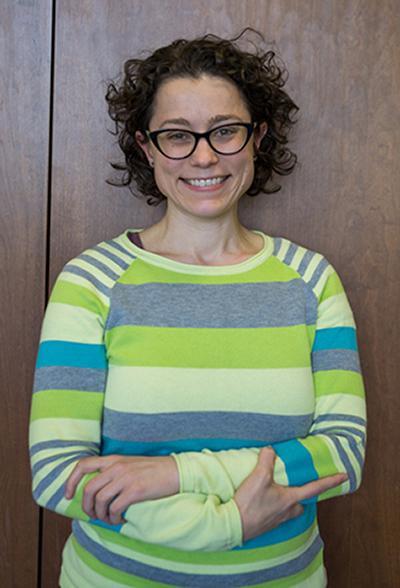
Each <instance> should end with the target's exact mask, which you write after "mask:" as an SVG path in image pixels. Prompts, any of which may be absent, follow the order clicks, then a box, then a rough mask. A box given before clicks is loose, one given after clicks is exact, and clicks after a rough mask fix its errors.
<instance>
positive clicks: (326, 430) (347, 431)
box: [313, 425, 366, 445]
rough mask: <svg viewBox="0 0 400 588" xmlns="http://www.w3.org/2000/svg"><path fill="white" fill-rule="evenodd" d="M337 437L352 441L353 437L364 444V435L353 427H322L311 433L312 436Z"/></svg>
mask: <svg viewBox="0 0 400 588" xmlns="http://www.w3.org/2000/svg"><path fill="white" fill-rule="evenodd" d="M320 433H321V434H322V435H325V434H327V435H331V434H334V435H339V436H340V437H346V438H348V439H354V436H357V437H359V438H360V439H361V442H362V444H363V445H365V444H366V435H365V433H364V432H363V431H359V430H358V429H355V428H354V427H339V426H338V425H336V426H332V427H323V428H322V429H320V428H319V427H318V428H317V429H316V430H315V432H314V433H313V434H314V435H319V434H320Z"/></svg>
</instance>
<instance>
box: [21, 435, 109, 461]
mask: <svg viewBox="0 0 400 588" xmlns="http://www.w3.org/2000/svg"><path fill="white" fill-rule="evenodd" d="M73 446H75V447H85V448H87V449H88V451H89V450H90V449H94V450H95V451H97V452H98V450H99V447H100V443H94V442H93V441H82V440H79V439H71V440H70V441H59V440H56V439H54V440H53V439H52V440H51V441H40V443H35V445H32V447H31V448H30V450H29V455H30V456H31V457H32V456H33V455H36V453H38V452H39V451H43V450H45V449H58V448H61V447H73ZM88 455H89V453H88Z"/></svg>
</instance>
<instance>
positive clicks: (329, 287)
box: [319, 272, 344, 303]
mask: <svg viewBox="0 0 400 588" xmlns="http://www.w3.org/2000/svg"><path fill="white" fill-rule="evenodd" d="M343 292H344V290H343V285H342V282H341V281H340V278H339V276H338V275H337V273H336V272H334V273H333V274H331V275H330V276H329V278H328V279H327V281H326V284H325V287H324V289H323V292H322V295H321V298H320V300H319V302H320V303H321V302H324V300H326V299H327V298H330V297H331V296H336V295H337V294H343Z"/></svg>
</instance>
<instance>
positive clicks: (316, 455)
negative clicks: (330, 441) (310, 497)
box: [299, 435, 338, 478]
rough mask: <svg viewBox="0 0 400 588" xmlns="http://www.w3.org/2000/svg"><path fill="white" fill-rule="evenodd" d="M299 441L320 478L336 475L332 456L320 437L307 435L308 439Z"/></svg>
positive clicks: (336, 470) (336, 471)
mask: <svg viewBox="0 0 400 588" xmlns="http://www.w3.org/2000/svg"><path fill="white" fill-rule="evenodd" d="M299 441H300V443H301V444H302V445H303V446H304V447H305V448H306V449H307V451H308V452H309V453H310V455H311V457H312V458H313V463H314V467H315V469H316V470H317V473H318V476H319V477H320V478H324V477H325V476H332V474H337V473H338V469H337V466H336V465H335V462H334V461H333V458H332V454H331V452H330V451H329V448H328V447H327V445H326V443H325V441H324V440H323V439H322V438H321V437H318V436H313V435H308V437H306V438H305V439H299Z"/></svg>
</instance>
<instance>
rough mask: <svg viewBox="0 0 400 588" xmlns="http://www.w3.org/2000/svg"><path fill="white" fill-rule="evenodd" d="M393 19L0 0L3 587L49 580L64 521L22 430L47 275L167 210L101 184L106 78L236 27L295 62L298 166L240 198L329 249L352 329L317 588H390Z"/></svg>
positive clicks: (108, 146)
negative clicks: (41, 492) (346, 458)
mask: <svg viewBox="0 0 400 588" xmlns="http://www.w3.org/2000/svg"><path fill="white" fill-rule="evenodd" d="M399 19H400V5H399V3H398V1H397V0H347V1H346V2H344V1H343V2H341V1H337V0H301V1H300V0H247V1H246V2H243V0H213V1H211V0H146V1H145V2H144V1H143V0H119V1H118V2H117V1H113V0H57V1H53V2H51V1H50V0H19V1H13V0H8V1H7V0H2V1H1V2H0V125H1V130H0V177H1V183H0V196H1V205H0V243H1V259H0V270H1V280H0V294H1V309H2V312H1V315H0V332H1V335H2V344H1V354H0V367H1V376H0V394H1V410H0V423H1V431H2V442H1V444H0V456H1V468H0V492H1V494H0V495H1V529H2V532H1V534H0V580H1V586H2V588H9V587H10V588H11V587H13V588H14V587H16V588H39V587H40V588H54V587H55V586H57V585H58V583H57V578H58V573H59V567H60V553H61V550H62V546H63V543H64V541H65V538H66V535H67V533H68V529H69V524H70V523H69V521H68V520H66V519H63V518H61V517H59V516H56V515H54V514H52V513H49V512H39V508H38V507H36V506H35V504H34V503H33V501H32V499H31V493H30V472H29V467H28V454H27V423H28V415H29V405H30V394H31V386H32V374H33V367H34V361H35V356H36V349H37V344H38V337H39V331H40V324H41V319H42V315H43V310H44V306H45V303H46V300H47V296H48V293H49V290H50V288H51V285H52V283H53V281H54V279H55V277H56V275H57V274H58V272H59V271H60V269H61V266H62V265H63V264H64V263H65V262H66V260H68V259H69V258H71V257H73V256H75V255H77V254H78V253H80V252H81V251H82V249H84V248H85V247H87V246H90V245H93V244H95V243H96V242H98V241H101V240H102V239H105V238H109V237H112V236H115V235H117V234H119V233H120V232H121V231H122V230H123V229H125V228H127V227H128V226H130V227H144V226H147V225H149V224H151V223H152V222H154V221H155V220H156V219H158V218H159V216H160V215H161V214H162V209H161V208H158V209H152V208H149V207H147V205H146V204H145V203H142V202H141V201H139V200H136V199H134V198H133V197H132V196H131V194H130V193H129V191H128V190H127V189H123V188H122V189H118V188H112V187H110V186H109V185H107V184H106V183H105V179H106V178H107V177H112V173H113V172H112V170H111V168H110V167H109V165H108V161H110V159H111V160H113V159H114V160H115V159H116V158H117V159H118V158H119V153H118V150H117V147H116V145H115V139H114V137H112V135H110V134H109V133H108V132H107V127H108V128H111V122H110V121H109V119H108V115H107V113H106V104H105V101H104V91H105V80H107V79H108V78H112V77H115V76H116V75H117V74H118V73H119V71H120V69H121V65H122V63H123V61H124V60H125V59H127V58H128V57H130V56H133V55H137V54H138V52H139V51H140V50H142V49H148V50H152V49H154V48H156V47H157V46H160V45H162V44H166V43H169V42H170V41H172V40H173V39H175V38H177V37H179V36H184V37H185V36H186V37H192V36H195V35H199V34H204V33H206V32H213V33H216V34H219V35H222V36H232V35H233V34H234V33H237V32H239V31H240V30H241V29H242V28H243V27H244V26H247V25H250V26H254V27H255V28H258V29H259V30H261V31H262V32H263V33H264V35H265V37H266V39H267V40H268V41H269V42H271V43H272V44H273V45H272V46H273V47H275V48H276V49H277V50H278V52H279V53H280V55H281V56H282V57H283V59H284V61H285V63H286V65H287V67H288V70H289V72H290V77H289V81H288V85H287V88H288V91H289V92H290V93H291V95H292V97H293V98H294V100H295V101H296V102H297V103H298V105H299V106H300V121H299V123H298V125H297V127H296V131H295V134H294V137H293V139H294V144H295V145H294V147H295V149H296V150H297V153H298V155H299V160H300V164H299V166H298V168H297V170H296V172H295V173H294V174H293V175H292V176H290V177H288V178H283V181H282V183H283V189H282V191H281V192H279V193H278V194H275V195H271V196H265V197H264V196H259V197H258V198H256V199H249V198H247V197H246V199H245V200H243V202H242V207H241V214H242V218H243V220H244V222H245V224H247V225H248V226H249V227H252V228H261V229H263V230H264V231H266V232H267V233H271V234H273V235H282V236H286V237H288V238H290V239H292V240H294V241H297V242H298V243H301V244H303V245H305V246H307V247H309V248H311V249H316V250H317V251H320V252H321V253H323V254H325V255H326V256H327V257H328V259H329V260H330V261H331V262H332V263H333V265H334V266H335V267H336V269H337V270H338V272H339V274H340V275H341V277H342V280H343V282H344V285H345V288H346V290H347V292H348V295H349V298H350V301H351V304H352V306H353V309H354V311H355V315H356V319H357V324H358V328H359V341H360V350H361V359H362V366H363V370H364V374H365V380H366V386H367V393H368V408H369V411H368V412H369V446H368V453H367V465H366V469H365V477H364V483H363V486H362V488H361V489H360V491H359V492H358V493H357V494H355V495H353V496H349V497H345V498H341V499H338V500H332V501H328V502H326V503H324V504H323V505H322V506H321V516H320V520H321V527H322V532H323V536H324V538H325V542H326V562H327V567H328V572H329V579H330V581H329V586H330V587H332V588H365V587H368V588H395V587H397V586H398V585H399V578H400V561H399V550H400V516H399V512H400V472H399V467H400V466H399V464H400V460H399V457H398V453H399V448H400V427H399V426H398V422H399V419H400V395H399V393H398V382H399V381H400V370H399V359H398V349H399V345H398V342H399V340H400V327H399V325H400V313H399V310H400V309H399V306H400V305H399V300H400V296H399V288H400V272H399V270H400V262H399V259H400V256H399V246H400V231H399V228H400V223H399V221H400V205H399V185H400V165H399V155H398V154H399V151H400V107H399V94H400V53H399V49H400V28H399ZM94 588H95V587H94Z"/></svg>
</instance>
